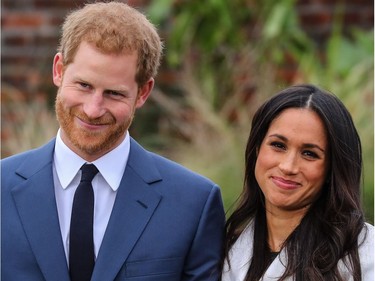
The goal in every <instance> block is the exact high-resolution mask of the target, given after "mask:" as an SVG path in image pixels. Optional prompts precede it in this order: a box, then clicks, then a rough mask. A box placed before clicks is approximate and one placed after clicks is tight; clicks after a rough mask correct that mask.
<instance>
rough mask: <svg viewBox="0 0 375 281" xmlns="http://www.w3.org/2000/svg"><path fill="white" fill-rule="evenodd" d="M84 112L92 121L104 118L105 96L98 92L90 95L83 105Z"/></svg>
mask: <svg viewBox="0 0 375 281" xmlns="http://www.w3.org/2000/svg"><path fill="white" fill-rule="evenodd" d="M83 111H84V113H85V114H86V115H87V116H88V117H89V118H90V119H96V118H99V117H102V116H103V115H104V113H105V108H104V98H103V94H102V93H100V92H98V91H96V92H93V93H92V94H90V95H89V96H88V97H87V99H86V100H85V102H84V104H83Z"/></svg>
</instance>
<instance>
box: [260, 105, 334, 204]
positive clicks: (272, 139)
mask: <svg viewBox="0 0 375 281" xmlns="http://www.w3.org/2000/svg"><path fill="white" fill-rule="evenodd" d="M327 150H328V144H327V134H326V131H325V128H324V124H323V122H322V120H321V119H320V117H319V116H318V115H317V114H316V113H315V112H314V111H312V110H309V109H302V108H290V109H286V110H284V111H283V112H282V113H281V114H280V115H279V116H278V117H277V118H275V119H274V120H273V121H272V123H271V125H270V127H269V129H268V132H267V133H266V135H265V138H264V139H263V141H262V143H261V146H260V148H259V151H258V157H257V161H256V165H255V177H256V180H257V182H258V184H259V186H260V188H261V190H262V192H263V194H264V197H265V202H266V209H267V210H268V211H271V210H277V209H282V210H284V211H297V210H301V209H303V208H305V207H308V206H309V205H310V204H311V203H312V202H313V201H315V200H316V198H317V197H318V195H319V193H320V191H321V189H322V186H323V183H324V181H325V178H326V173H327V170H328V151H327ZM306 209H307V208H306Z"/></svg>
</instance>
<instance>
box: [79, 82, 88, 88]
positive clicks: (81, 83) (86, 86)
mask: <svg viewBox="0 0 375 281" xmlns="http://www.w3.org/2000/svg"><path fill="white" fill-rule="evenodd" d="M79 85H80V86H81V87H82V88H90V85H89V84H87V83H83V82H80V83H79Z"/></svg>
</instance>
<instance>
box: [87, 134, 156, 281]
mask: <svg viewBox="0 0 375 281" xmlns="http://www.w3.org/2000/svg"><path fill="white" fill-rule="evenodd" d="M160 180H161V177H160V174H159V172H158V170H157V169H156V167H155V165H154V164H153V163H152V160H151V159H150V156H149V155H148V152H146V151H145V150H143V148H141V147H140V146H139V145H138V144H137V143H136V142H135V141H134V140H132V141H131V147H130V155H129V160H128V164H127V166H126V169H125V173H124V176H123V178H122V181H121V184H120V187H119V189H118V191H117V196H116V201H115V204H114V206H113V210H112V214H111V218H110V220H109V223H108V226H107V230H106V233H105V235H104V238H103V242H102V245H101V247H100V250H99V254H98V258H97V260H96V263H95V268H94V273H93V276H92V280H93V281H102V280H114V279H115V277H116V275H117V274H118V272H119V271H120V269H121V267H122V266H123V264H124V262H125V261H126V259H127V258H128V256H129V254H130V252H131V250H132V249H133V247H134V245H135V244H136V242H137V241H138V239H139V237H140V236H141V234H142V232H143V230H144V228H145V227H146V226H147V223H148V222H149V220H150V219H151V217H152V215H153V213H154V211H155V209H156V208H157V206H158V204H159V202H160V200H161V195H160V194H158V193H157V192H155V191H154V190H152V189H151V188H150V186H149V185H150V184H151V183H153V182H156V181H160Z"/></svg>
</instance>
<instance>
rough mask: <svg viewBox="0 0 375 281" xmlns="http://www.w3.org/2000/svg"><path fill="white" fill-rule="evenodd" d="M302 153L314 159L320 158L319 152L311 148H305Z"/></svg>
mask: <svg viewBox="0 0 375 281" xmlns="http://www.w3.org/2000/svg"><path fill="white" fill-rule="evenodd" d="M302 154H303V155H304V156H306V157H308V158H313V159H317V158H319V156H318V154H316V153H315V152H313V151H310V150H305V151H303V152H302Z"/></svg>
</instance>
